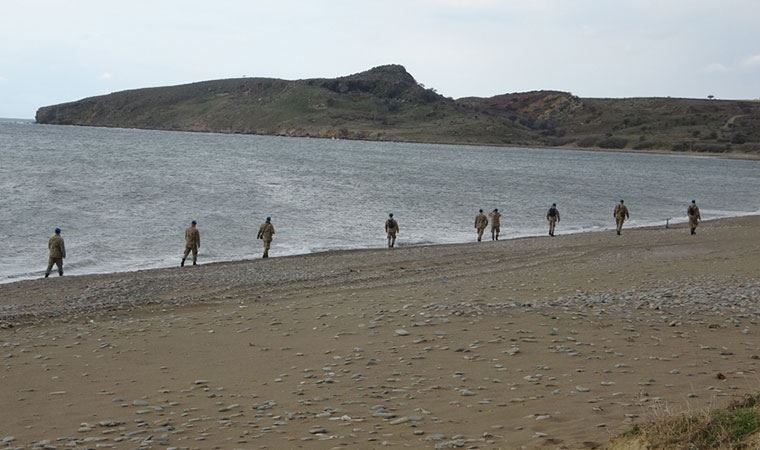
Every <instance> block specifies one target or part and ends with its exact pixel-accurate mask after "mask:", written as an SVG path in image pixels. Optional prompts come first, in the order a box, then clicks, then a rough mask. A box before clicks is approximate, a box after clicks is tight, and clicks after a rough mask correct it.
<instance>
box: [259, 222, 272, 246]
mask: <svg viewBox="0 0 760 450" xmlns="http://www.w3.org/2000/svg"><path fill="white" fill-rule="evenodd" d="M272 236H274V225H272V224H271V222H264V223H262V224H261V226H260V227H259V235H258V236H257V238H258V239H261V240H263V241H264V242H272Z"/></svg>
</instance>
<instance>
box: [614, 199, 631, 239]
mask: <svg viewBox="0 0 760 450" xmlns="http://www.w3.org/2000/svg"><path fill="white" fill-rule="evenodd" d="M612 215H613V217H615V223H616V224H617V234H618V236H619V235H620V231H621V230H622V229H623V222H625V220H626V219H628V217H629V215H628V208H627V207H626V206H625V204H624V202H623V200H620V203H618V204H617V205H615V210H614V211H612Z"/></svg>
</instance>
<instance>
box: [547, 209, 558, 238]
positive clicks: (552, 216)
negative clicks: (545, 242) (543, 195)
mask: <svg viewBox="0 0 760 450" xmlns="http://www.w3.org/2000/svg"><path fill="white" fill-rule="evenodd" d="M546 220H548V221H549V236H554V227H555V226H557V222H559V210H558V209H557V204H556V203H552V207H551V208H549V212H547V213H546Z"/></svg>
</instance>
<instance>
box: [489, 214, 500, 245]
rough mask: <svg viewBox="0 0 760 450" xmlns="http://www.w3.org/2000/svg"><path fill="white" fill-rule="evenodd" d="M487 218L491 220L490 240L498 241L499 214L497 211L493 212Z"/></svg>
mask: <svg viewBox="0 0 760 450" xmlns="http://www.w3.org/2000/svg"><path fill="white" fill-rule="evenodd" d="M488 216H489V217H490V218H491V240H492V241H498V240H499V232H500V231H501V213H500V212H499V211H498V210H493V212H491V213H490V214H488Z"/></svg>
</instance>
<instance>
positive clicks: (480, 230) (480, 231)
mask: <svg viewBox="0 0 760 450" xmlns="http://www.w3.org/2000/svg"><path fill="white" fill-rule="evenodd" d="M483 231H485V230H484V229H483V228H478V242H480V241H481V239H483Z"/></svg>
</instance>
